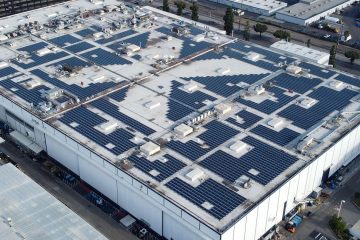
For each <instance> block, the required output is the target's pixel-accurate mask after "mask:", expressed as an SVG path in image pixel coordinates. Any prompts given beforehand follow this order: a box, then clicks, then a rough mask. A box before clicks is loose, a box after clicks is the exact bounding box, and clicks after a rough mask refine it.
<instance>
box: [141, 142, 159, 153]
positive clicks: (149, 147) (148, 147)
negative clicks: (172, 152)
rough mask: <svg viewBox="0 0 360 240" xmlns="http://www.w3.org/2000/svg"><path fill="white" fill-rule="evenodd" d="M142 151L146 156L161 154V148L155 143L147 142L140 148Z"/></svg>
mask: <svg viewBox="0 0 360 240" xmlns="http://www.w3.org/2000/svg"><path fill="white" fill-rule="evenodd" d="M140 151H142V152H143V153H144V154H145V155H146V156H151V155H154V154H156V153H158V152H160V146H159V145H157V144H155V143H153V142H147V143H145V144H143V145H142V146H141V147H140Z"/></svg>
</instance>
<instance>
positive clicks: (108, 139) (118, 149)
mask: <svg viewBox="0 0 360 240" xmlns="http://www.w3.org/2000/svg"><path fill="white" fill-rule="evenodd" d="M59 120H60V121H61V122H63V123H64V124H66V125H68V126H69V127H71V128H73V129H75V130H76V131H77V132H79V133H80V134H82V135H83V136H85V137H87V138H88V139H91V140H92V141H94V142H95V143H97V144H99V145H100V146H103V147H104V148H107V147H106V146H107V145H108V144H109V143H110V144H112V145H114V146H115V147H113V148H110V149H109V148H108V150H109V151H110V152H112V153H114V154H115V155H119V154H121V153H124V152H125V151H127V150H129V149H131V148H133V147H135V146H136V144H134V143H133V142H131V141H130V139H132V138H133V137H134V135H133V134H131V133H129V132H128V131H126V130H125V129H123V128H120V129H116V130H115V131H114V132H112V133H110V134H107V135H106V134H103V133H101V132H99V131H98V130H96V129H95V128H94V126H96V125H99V124H102V123H105V122H107V120H106V119H104V118H102V117H100V116H99V115H97V114H96V113H93V112H91V111H90V110H88V109H87V108H85V107H82V106H81V107H78V108H75V109H72V110H71V111H68V112H66V113H65V114H64V115H63V116H62V117H61V118H59ZM74 122H75V123H77V124H78V125H77V126H75V127H73V126H71V124H72V123H74Z"/></svg>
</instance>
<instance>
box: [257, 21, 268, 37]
mask: <svg viewBox="0 0 360 240" xmlns="http://www.w3.org/2000/svg"><path fill="white" fill-rule="evenodd" d="M267 29H268V27H267V26H266V25H265V24H261V23H257V24H256V25H255V26H254V31H255V32H257V33H259V34H260V37H261V34H262V33H264V32H266V30H267Z"/></svg>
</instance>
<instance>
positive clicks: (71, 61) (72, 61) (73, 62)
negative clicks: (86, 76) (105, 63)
mask: <svg viewBox="0 0 360 240" xmlns="http://www.w3.org/2000/svg"><path fill="white" fill-rule="evenodd" d="M51 65H55V66H59V65H61V66H65V65H67V66H70V67H88V66H90V63H87V62H85V61H83V60H81V59H80V58H77V57H70V58H67V59H64V60H61V61H59V62H55V63H53V64H51ZM48 66H50V65H48Z"/></svg>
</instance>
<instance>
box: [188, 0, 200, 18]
mask: <svg viewBox="0 0 360 240" xmlns="http://www.w3.org/2000/svg"><path fill="white" fill-rule="evenodd" d="M190 10H191V19H192V20H194V21H198V20H199V6H198V4H197V2H196V1H193V2H192V5H191V6H190Z"/></svg>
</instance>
